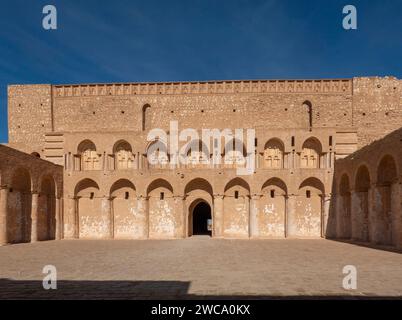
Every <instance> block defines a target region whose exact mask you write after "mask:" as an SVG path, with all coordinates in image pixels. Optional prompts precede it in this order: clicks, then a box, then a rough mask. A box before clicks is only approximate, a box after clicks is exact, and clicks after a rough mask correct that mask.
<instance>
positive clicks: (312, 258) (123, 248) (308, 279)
mask: <svg viewBox="0 0 402 320" xmlns="http://www.w3.org/2000/svg"><path fill="white" fill-rule="evenodd" d="M45 265H54V266H55V267H56V268H57V279H58V283H57V286H58V289H57V290H50V291H46V290H44V289H43V287H42V280H43V278H44V276H45V275H44V274H42V270H43V267H44V266H45ZM346 265H353V266H355V267H356V268H357V290H352V291H348V290H345V289H343V287H342V280H343V278H344V277H345V275H344V274H343V273H342V270H343V267H344V266H346ZM236 297H238V298H271V297H272V298H281V297H295V298H298V297H301V298H306V297H307V298H309V297H314V298H316V297H318V298H320V297H324V298H325V297H341V298H350V297H357V298H359V297H361V298H365V297H402V254H401V253H396V252H389V251H383V250H378V249H373V248H368V247H363V246H358V245H353V244H348V243H342V242H334V241H329V240H215V239H209V238H206V237H195V238H191V239H185V240H171V241H159V240H154V241H152V240H150V241H83V240H76V241H66V240H64V241H58V242H57V241H49V242H40V243H35V244H20V245H12V246H5V247H0V298H1V299H14V298H28V299H33V298H39V299H53V298H55V299H76V298H78V299H109V298H111V299H120V298H128V299H131V298H132V299H171V298H174V299H194V298H236Z"/></svg>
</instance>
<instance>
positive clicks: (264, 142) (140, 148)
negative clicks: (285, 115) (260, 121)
mask: <svg viewBox="0 0 402 320" xmlns="http://www.w3.org/2000/svg"><path fill="white" fill-rule="evenodd" d="M124 136H125V137H126V135H124ZM115 137H116V135H108V136H106V137H102V136H101V135H91V134H88V135H87V137H86V138H85V139H82V135H80V136H79V137H78V136H77V137H76V138H74V139H71V140H70V139H69V140H70V141H68V144H67V146H66V152H67V153H72V154H79V153H80V152H81V150H82V147H83V146H85V145H87V144H88V143H89V144H92V146H93V149H95V150H96V151H97V152H98V153H106V154H114V153H115V149H116V148H117V147H121V145H126V146H127V148H128V149H131V151H132V152H134V153H140V154H146V153H147V150H148V148H149V147H150V145H151V144H152V143H154V141H147V140H146V138H145V139H144V140H141V139H138V137H137V138H136V137H130V136H128V135H127V139H117V140H116V139H115ZM244 137H245V138H247V136H246V134H245V135H244ZM112 139H113V140H112ZM245 140H246V139H245ZM159 141H160V142H159V143H163V144H165V145H167V146H168V147H167V148H168V150H169V144H170V141H167V142H166V141H163V140H159ZM194 141H198V140H194ZM194 141H191V142H189V141H185V142H179V149H181V148H182V147H183V146H185V145H187V144H188V145H191V144H193V143H194ZM233 141H238V140H237V139H230V140H226V139H224V138H222V139H221V143H220V152H221V154H223V153H224V152H225V149H228V147H227V146H228V145H230V144H232V143H233ZM272 143H276V144H278V146H280V149H281V150H282V151H283V152H284V153H291V152H296V153H301V152H302V151H303V149H304V148H305V147H306V145H314V148H315V149H316V150H317V152H318V153H320V154H321V153H327V152H333V151H334V150H335V141H334V136H333V135H328V134H326V135H311V134H310V135H308V134H302V135H284V134H279V135H276V136H269V135H268V134H266V135H264V136H261V137H258V136H257V137H256V138H255V141H254V146H252V147H253V148H252V149H253V150H255V151H257V152H258V153H260V154H263V153H264V152H265V150H266V149H267V146H268V145H269V144H272ZM202 144H203V146H205V147H206V149H207V150H209V153H212V151H214V149H215V147H216V146H217V145H218V146H219V143H218V142H216V141H215V140H214V139H210V140H209V143H208V142H206V143H204V142H202ZM239 145H243V147H244V149H245V150H247V144H246V143H242V142H239ZM254 147H255V149H254Z"/></svg>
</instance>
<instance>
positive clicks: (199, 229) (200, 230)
mask: <svg viewBox="0 0 402 320" xmlns="http://www.w3.org/2000/svg"><path fill="white" fill-rule="evenodd" d="M211 219H212V218H211V207H210V206H209V205H208V204H207V203H205V202H200V203H199V204H197V205H196V206H195V208H194V209H193V235H194V236H195V235H208V236H212V220H211Z"/></svg>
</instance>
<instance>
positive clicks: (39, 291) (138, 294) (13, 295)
mask: <svg viewBox="0 0 402 320" xmlns="http://www.w3.org/2000/svg"><path fill="white" fill-rule="evenodd" d="M57 287H58V288H57V290H45V289H43V283H42V281H36V280H31V281H26V280H10V279H0V299H1V300H205V299H207V300H218V299H219V300H283V299H286V300H288V299H290V300H323V299H325V300H327V299H331V300H332V299H336V300H345V299H352V300H355V299H370V300H371V299H395V298H394V297H392V298H391V297H379V296H361V295H359V296H353V295H339V296H310V295H306V296H303V295H300V296H280V295H278V296H265V295H264V296H259V295H256V296H249V295H244V296H243V295H235V296H226V295H222V296H220V295H195V294H190V293H188V291H189V288H190V282H184V281H183V282H182V281H65V280H63V281H58V282H57ZM399 299H402V297H401V298H399Z"/></svg>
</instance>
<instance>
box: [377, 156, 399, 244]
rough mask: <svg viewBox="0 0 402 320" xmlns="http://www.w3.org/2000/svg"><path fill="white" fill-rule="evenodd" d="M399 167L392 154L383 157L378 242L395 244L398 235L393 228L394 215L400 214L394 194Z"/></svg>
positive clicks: (379, 175) (381, 163)
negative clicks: (395, 206)
mask: <svg viewBox="0 0 402 320" xmlns="http://www.w3.org/2000/svg"><path fill="white" fill-rule="evenodd" d="M397 179H398V175H397V168H396V163H395V160H394V158H393V157H392V156H390V155H386V156H384V157H383V158H382V160H381V162H380V164H379V166H378V170H377V196H378V197H379V201H377V203H376V220H377V223H376V228H377V230H378V233H377V234H378V235H379V236H378V239H376V240H377V242H378V243H381V244H385V245H391V244H394V242H395V240H396V237H395V232H394V231H396V230H393V228H394V225H393V220H394V215H395V216H396V215H397V214H399V212H394V211H397V210H396V208H394V205H395V204H394V203H395V202H396V201H397V200H396V201H393V200H395V199H393V195H394V194H398V192H396V190H395V189H396V188H397V187H398V185H397Z"/></svg>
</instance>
